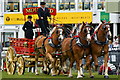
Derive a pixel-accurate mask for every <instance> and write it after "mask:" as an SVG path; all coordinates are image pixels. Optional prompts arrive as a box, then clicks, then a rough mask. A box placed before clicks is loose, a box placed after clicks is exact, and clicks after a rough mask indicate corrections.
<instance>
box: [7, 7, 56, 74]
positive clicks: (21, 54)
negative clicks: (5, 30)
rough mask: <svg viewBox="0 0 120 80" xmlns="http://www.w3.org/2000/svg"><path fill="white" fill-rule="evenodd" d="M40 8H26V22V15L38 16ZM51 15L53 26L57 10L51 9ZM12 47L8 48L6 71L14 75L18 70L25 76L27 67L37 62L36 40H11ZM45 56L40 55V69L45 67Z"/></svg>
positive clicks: (24, 12) (24, 13) (24, 11)
mask: <svg viewBox="0 0 120 80" xmlns="http://www.w3.org/2000/svg"><path fill="white" fill-rule="evenodd" d="M38 8H39V7H32V8H24V10H23V15H24V19H25V20H26V15H33V14H37V10H38ZM49 10H50V13H51V15H53V24H54V18H55V15H56V10H55V9H53V8H49ZM9 40H10V47H9V48H8V51H7V54H6V69H7V73H8V74H11V75H13V74H14V73H15V71H16V70H17V72H18V75H22V74H24V71H25V68H26V67H34V66H35V65H34V64H31V63H33V62H34V61H35V51H34V50H35V49H34V42H35V40H31V39H26V38H9ZM43 59H44V58H43V55H42V54H40V58H38V61H39V62H40V64H39V65H38V66H39V67H43Z"/></svg>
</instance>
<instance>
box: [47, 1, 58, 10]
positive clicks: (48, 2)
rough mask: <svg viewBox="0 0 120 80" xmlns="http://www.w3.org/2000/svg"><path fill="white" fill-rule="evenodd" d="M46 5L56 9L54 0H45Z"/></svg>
mask: <svg viewBox="0 0 120 80" xmlns="http://www.w3.org/2000/svg"><path fill="white" fill-rule="evenodd" d="M45 2H46V7H48V8H55V9H56V0H45Z"/></svg>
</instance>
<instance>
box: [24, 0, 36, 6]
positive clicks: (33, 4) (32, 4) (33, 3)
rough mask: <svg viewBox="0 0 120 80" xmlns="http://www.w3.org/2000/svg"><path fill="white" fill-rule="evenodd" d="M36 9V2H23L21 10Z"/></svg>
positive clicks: (26, 0)
mask: <svg viewBox="0 0 120 80" xmlns="http://www.w3.org/2000/svg"><path fill="white" fill-rule="evenodd" d="M30 7H38V2H37V0H23V8H30Z"/></svg>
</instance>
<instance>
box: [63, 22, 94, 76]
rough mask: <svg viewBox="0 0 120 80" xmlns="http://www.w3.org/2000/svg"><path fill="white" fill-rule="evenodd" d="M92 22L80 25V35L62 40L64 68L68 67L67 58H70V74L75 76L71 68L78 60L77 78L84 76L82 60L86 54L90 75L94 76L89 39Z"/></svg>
mask: <svg viewBox="0 0 120 80" xmlns="http://www.w3.org/2000/svg"><path fill="white" fill-rule="evenodd" d="M91 25H92V23H90V24H86V23H84V22H83V24H82V25H81V26H80V31H79V35H78V36H77V37H74V38H65V39H64V41H63V42H62V63H63V70H65V69H64V68H66V65H65V64H66V59H67V58H69V60H70V66H69V76H68V77H73V75H72V72H71V68H72V67H73V63H74V62H75V61H76V67H77V70H78V76H77V78H81V77H83V76H82V75H83V73H82V72H81V71H82V70H81V69H82V68H81V64H82V63H81V60H82V58H83V57H84V56H86V62H87V63H86V65H87V66H88V69H89V72H90V77H91V78H93V75H92V73H91V66H90V47H89V42H88V41H89V40H90V29H91V28H90V26H91Z"/></svg>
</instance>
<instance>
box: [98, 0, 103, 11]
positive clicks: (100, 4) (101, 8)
mask: <svg viewBox="0 0 120 80" xmlns="http://www.w3.org/2000/svg"><path fill="white" fill-rule="evenodd" d="M97 9H98V10H105V0H98V2H97Z"/></svg>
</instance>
